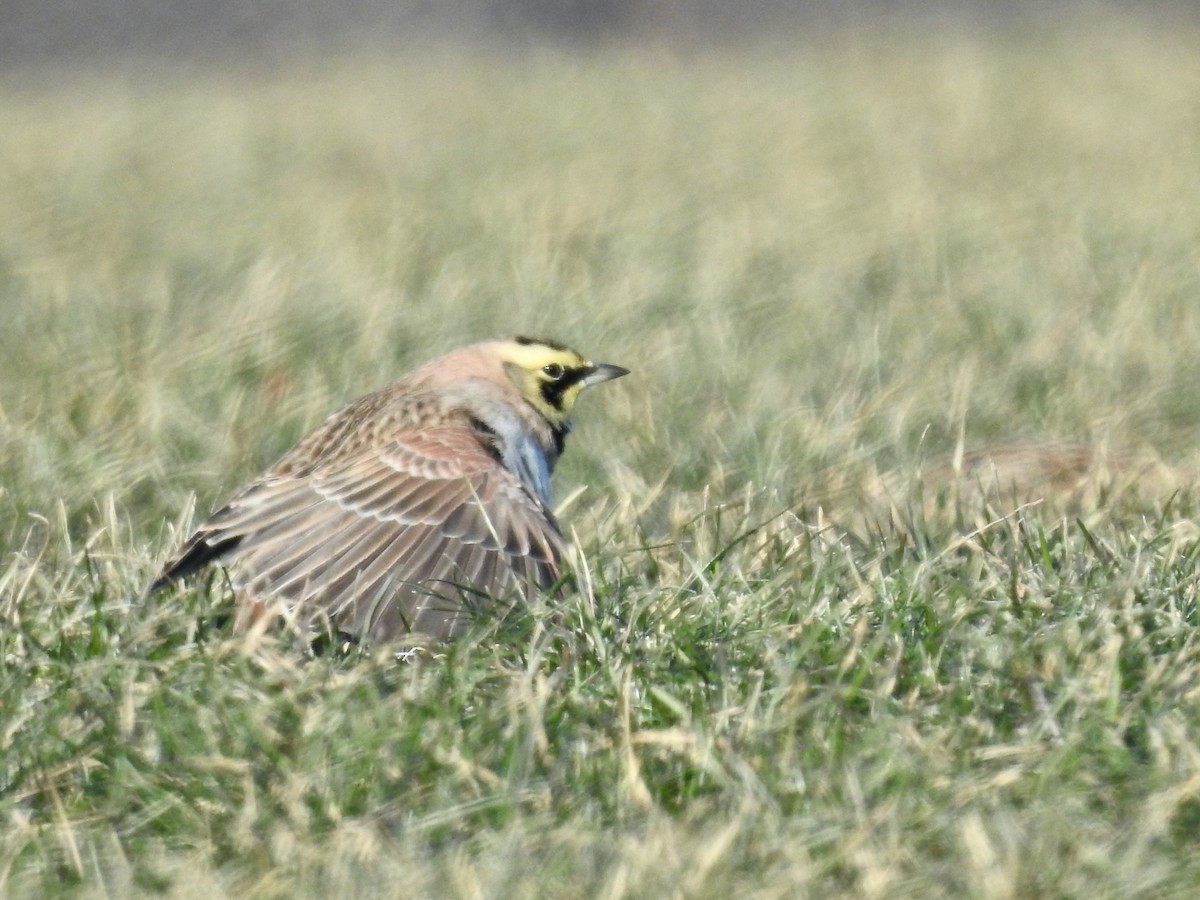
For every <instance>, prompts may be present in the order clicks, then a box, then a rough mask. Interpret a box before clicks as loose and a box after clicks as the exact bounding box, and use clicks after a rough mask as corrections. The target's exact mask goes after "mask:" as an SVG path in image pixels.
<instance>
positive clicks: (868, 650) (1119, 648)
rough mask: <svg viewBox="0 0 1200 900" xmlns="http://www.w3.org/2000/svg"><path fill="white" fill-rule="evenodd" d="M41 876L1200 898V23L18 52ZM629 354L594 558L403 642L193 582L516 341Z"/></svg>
mask: <svg viewBox="0 0 1200 900" xmlns="http://www.w3.org/2000/svg"><path fill="white" fill-rule="evenodd" d="M0 120H2V121H3V122H4V126H3V127H2V128H0V209H2V210H3V215H0V653H2V656H3V669H2V670H0V823H2V825H0V894H3V895H6V896H13V897H18V896H35V895H41V894H56V893H60V892H62V893H67V894H73V895H81V896H131V895H156V894H162V895H167V896H179V897H212V896H230V897H297V896H312V897H331V896H414V897H416V896H461V897H534V896H547V897H550V896H554V897H605V898H619V897H650V896H687V897H729V896H737V897H814V898H825V897H839V896H846V897H879V898H892V897H900V896H914V895H919V896H922V897H986V898H1001V897H1013V898H1016V897H1081V896H1087V897H1090V898H1096V897H1114V898H1116V897H1120V898H1129V897H1171V896H1177V897H1190V896H1194V895H1195V891H1196V885H1197V884H1198V883H1200V644H1198V642H1197V626H1198V625H1200V612H1198V609H1197V603H1198V584H1197V579H1198V569H1197V558H1198V556H1200V530H1198V528H1197V519H1196V514H1197V509H1198V506H1197V498H1196V494H1195V490H1194V485H1195V483H1196V479H1197V478H1198V477H1200V453H1198V452H1197V448H1200V390H1198V388H1197V386H1198V385H1200V352H1198V348H1200V204H1198V203H1197V198H1200V30H1197V29H1196V28H1192V27H1168V26H1166V25H1163V26H1161V27H1152V26H1149V25H1139V24H1137V23H1132V22H1120V21H1110V22H1089V23H1076V24H1075V25H1073V26H1072V27H1069V28H1068V27H1063V28H1061V29H1059V30H1057V31H1054V32H1048V33H1044V34H1034V33H1026V34H1016V33H1008V34H1001V35H996V36H992V37H988V38H982V37H974V38H972V37H968V36H952V35H934V34H930V33H917V32H916V31H914V32H912V33H906V34H901V35H899V36H892V37H884V36H883V35H882V34H880V33H872V32H845V33H836V34H831V35H822V36H815V35H814V36H809V37H808V38H805V39H799V40H798V41H796V42H794V43H789V42H783V41H780V42H778V43H776V44H773V45H771V46H767V47H756V48H745V49H742V50H737V49H730V48H726V49H721V50H712V51H708V52H700V51H696V50H691V51H684V50H679V49H674V50H672V49H668V48H650V47H644V48H640V49H618V48H612V49H596V50H590V51H586V52H583V51H579V52H575V53H567V52H565V51H558V52H555V51H549V50H546V51H536V52H528V53H525V54H524V55H517V54H504V53H495V52H484V51H478V52H468V51H466V50H444V51H433V50H425V51H421V52H419V53H418V52H412V53H409V54H404V55H398V56H396V57H394V58H387V57H384V56H379V55H376V56H363V57H355V58H350V57H346V58H340V59H336V60H323V61H321V62H319V63H317V62H313V63H312V64H310V65H300V64H297V65H296V66H294V67H293V68H291V69H289V70H288V71H286V72H278V71H276V72H274V73H272V74H270V75H265V74H261V73H259V74H256V73H255V72H254V71H253V70H252V69H250V68H237V67H232V68H225V69H221V68H218V67H213V68H212V69H211V70H208V71H195V70H191V71H188V72H186V73H183V72H176V73H171V72H166V71H161V70H153V69H151V70H138V69H136V68H127V69H125V70H124V71H122V72H120V73H118V72H108V73H84V72H80V73H75V74H62V75H59V76H57V77H56V78H54V79H52V80H43V81H41V82H40V83H35V82H33V81H31V80H28V79H26V80H24V81H20V82H18V81H17V80H16V79H12V80H10V82H9V83H8V84H7V85H0ZM514 332H527V333H533V334H545V335H547V336H552V337H556V338H558V339H561V340H564V341H567V342H569V343H571V344H572V345H574V346H577V347H578V348H580V349H581V350H582V351H583V352H585V353H587V354H591V355H594V356H595V357H597V358H600V359H604V360H607V361H611V362H615V363H620V364H622V365H625V366H627V367H629V368H630V369H632V370H633V371H634V375H633V376H631V377H629V378H626V379H623V380H622V381H620V382H618V383H616V384H615V385H613V386H610V387H606V388H605V389H603V390H600V391H597V392H596V393H595V395H591V396H589V397H588V398H587V399H586V400H585V401H584V402H583V403H582V404H581V408H580V409H579V411H578V416H577V420H578V427H577V430H576V432H575V434H574V435H573V438H572V443H571V445H570V447H569V449H568V453H567V456H566V458H565V460H564V462H563V464H562V465H561V466H560V469H559V471H558V473H557V474H556V485H557V491H558V495H559V497H560V498H561V499H562V500H563V501H566V502H565V508H564V509H563V511H562V518H563V520H564V521H565V522H566V523H567V525H568V526H569V527H570V528H571V529H572V530H573V531H574V532H575V535H576V538H577V543H578V545H579V548H580V552H579V557H578V571H579V572H580V576H581V580H582V581H583V582H584V583H585V584H586V586H587V590H585V591H583V592H582V593H581V594H580V595H579V596H577V597H575V598H573V599H572V600H570V601H569V602H567V603H566V604H565V605H563V606H561V607H560V608H559V609H557V610H551V609H547V608H534V609H530V610H525V611H521V612H519V613H516V614H514V615H512V616H511V617H509V618H508V619H506V620H504V621H502V622H498V623H493V624H492V625H491V626H489V627H486V628H483V627H481V629H480V630H479V631H478V632H477V633H474V634H472V636H470V637H469V638H467V639H465V640H463V641H460V642H458V643H456V644H453V645H451V646H448V647H444V648H439V649H436V650H435V651H433V652H429V653H427V654H426V655H425V656H424V657H422V659H421V660H420V661H417V662H413V661H408V662H397V661H396V660H395V659H394V658H393V652H392V650H393V649H394V648H392V649H389V648H372V649H370V650H368V651H366V652H364V653H362V654H361V655H359V656H356V657H354V658H350V659H328V658H322V659H317V660H312V661H310V660H305V659H303V658H302V657H300V656H299V655H298V654H297V653H296V652H295V651H294V649H293V646H292V644H291V643H290V641H288V640H287V639H285V638H276V637H273V636H269V635H268V636H265V637H262V636H260V637H258V638H255V639H250V638H246V637H242V636H234V635H229V634H227V633H225V632H223V631H221V630H220V629H214V628H212V627H208V622H209V620H210V619H211V617H212V616H213V614H214V613H215V612H219V609H216V610H214V607H219V606H220V605H221V604H222V603H223V602H225V601H224V599H223V598H222V597H221V595H220V592H219V591H214V592H213V593H212V594H211V595H210V594H209V593H207V592H206V591H204V590H202V589H199V588H197V589H195V590H192V591H189V592H183V593H181V594H180V595H179V596H177V597H175V596H163V597H154V598H150V599H146V598H144V596H143V592H144V588H145V586H146V584H147V583H148V582H149V580H150V579H151V578H152V577H153V575H154V574H155V572H156V567H157V566H158V565H160V564H161V563H162V561H163V560H164V559H165V558H166V556H167V555H168V554H169V553H170V552H171V551H172V550H173V549H174V548H175V547H176V546H177V544H178V542H179V540H180V538H181V537H182V532H183V531H184V530H186V529H187V527H188V525H189V524H190V523H191V522H193V521H194V519H195V516H196V515H203V514H205V513H207V512H208V511H209V510H210V509H212V508H213V506H214V505H215V504H217V503H219V502H220V501H221V500H222V499H223V498H224V497H225V496H226V495H227V494H228V493H229V492H230V491H231V490H233V489H234V488H236V487H237V486H238V484H239V483H241V482H242V481H243V480H244V479H245V478H247V477H249V476H251V475H253V474H255V473H256V472H257V471H259V470H261V468H262V467H264V466H265V465H266V464H268V463H269V462H271V461H272V460H273V458H275V457H276V456H277V455H278V454H280V453H281V452H282V451H283V450H285V449H286V448H287V447H288V446H289V445H290V443H291V442H292V441H294V440H295V439H296V438H297V437H298V436H300V435H301V434H302V433H303V432H304V431H305V430H306V429H308V428H310V427H312V426H313V425H314V424H315V423H316V422H318V421H319V420H320V419H321V418H322V417H323V416H324V415H325V414H326V413H327V412H329V411H331V410H332V409H334V408H335V407H337V406H338V405H339V404H340V403H342V402H343V401H345V400H348V399H350V398H352V397H354V396H356V395H358V394H361V393H364V392H366V391H367V390H370V389H373V388H375V387H378V386H380V385H382V384H384V383H386V382H387V381H388V380H390V379H391V378H393V377H396V376H397V375H399V374H401V373H402V372H404V371H406V370H407V369H408V368H409V367H411V366H412V365H414V364H416V363H418V362H420V361H423V360H424V359H426V358H429V357H431V356H434V355H436V354H438V353H440V352H442V351H444V350H447V349H449V348H451V347H453V346H456V345H459V344H461V343H465V342H467V341H469V340H472V339H476V338H480V337H485V336H488V335H491V334H496V333H514Z"/></svg>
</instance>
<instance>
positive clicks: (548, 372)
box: [542, 363, 563, 381]
mask: <svg viewBox="0 0 1200 900" xmlns="http://www.w3.org/2000/svg"><path fill="white" fill-rule="evenodd" d="M542 372H543V374H545V376H546V377H547V378H549V379H550V380H551V381H558V379H560V378H562V377H563V367H562V366H560V365H559V364H558V363H550V364H549V365H545V366H542Z"/></svg>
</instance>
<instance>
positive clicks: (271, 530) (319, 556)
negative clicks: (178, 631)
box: [154, 395, 565, 640]
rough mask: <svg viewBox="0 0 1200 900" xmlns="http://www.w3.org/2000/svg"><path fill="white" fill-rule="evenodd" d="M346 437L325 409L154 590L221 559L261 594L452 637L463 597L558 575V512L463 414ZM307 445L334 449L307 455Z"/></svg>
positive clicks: (379, 635)
mask: <svg viewBox="0 0 1200 900" xmlns="http://www.w3.org/2000/svg"><path fill="white" fill-rule="evenodd" d="M374 396H375V395H372V397H374ZM372 397H368V398H364V400H363V401H360V402H359V404H356V406H359V405H362V404H364V403H368V401H372ZM376 405H377V404H376ZM353 410H354V407H351V408H349V409H348V410H347V411H346V413H347V414H349V413H351V412H352V411H353ZM370 412H372V413H374V412H377V410H376V409H371V410H370ZM348 434H349V432H348V431H347V429H346V428H344V427H342V426H341V422H340V420H339V419H338V417H335V418H334V419H332V420H330V422H329V423H327V425H326V426H325V428H324V429H322V430H321V431H319V432H318V433H316V434H314V435H313V436H312V437H310V438H309V439H307V440H306V441H305V442H303V443H302V444H301V445H299V446H298V447H297V448H296V449H295V450H294V451H292V453H289V454H288V456H286V457H284V459H283V460H281V461H280V463H279V464H278V465H277V466H275V467H274V468H273V469H272V470H271V471H270V472H268V473H267V474H266V475H264V476H263V477H262V478H261V479H260V480H258V481H256V482H254V483H252V484H251V485H249V486H248V487H247V488H245V489H244V490H243V491H241V492H240V493H239V494H238V495H237V496H236V497H234V498H233V500H232V501H230V503H229V504H228V505H227V506H225V507H224V508H223V509H221V510H220V511H218V512H217V513H215V514H214V515H213V516H212V517H211V518H210V519H209V520H208V521H207V522H206V523H204V525H202V526H201V527H200V529H199V530H198V531H197V533H196V534H195V535H194V536H193V537H192V538H191V540H189V541H188V543H187V544H186V545H185V546H184V548H183V549H182V550H181V552H180V554H179V555H178V556H177V557H176V559H175V561H174V562H172V563H171V564H170V565H169V566H168V567H167V568H166V570H165V571H164V573H163V575H162V576H161V577H160V578H159V579H158V581H156V582H155V585H154V587H159V586H162V585H164V584H166V583H169V582H172V581H175V580H178V579H179V578H182V577H184V576H186V575H188V574H190V573H192V572H194V571H196V570H197V569H199V568H201V567H202V566H204V565H206V564H207V563H210V562H220V563H224V564H227V565H229V567H230V573H231V577H232V580H233V585H234V587H235V589H237V590H238V592H239V593H241V594H244V595H246V596H247V597H248V598H252V599H253V601H254V603H255V605H258V604H262V603H269V602H271V601H282V602H283V603H284V604H286V606H287V607H289V608H290V609H291V610H292V614H293V615H294V616H295V617H296V618H297V620H298V621H300V622H302V623H309V624H312V625H314V626H317V627H322V628H323V627H333V628H336V629H337V630H339V631H343V632H346V633H349V634H352V635H355V636H357V637H369V638H370V639H373V640H387V639H389V638H393V637H396V636H399V635H403V634H405V633H407V632H409V631H420V632H424V633H427V634H430V635H433V636H435V637H449V636H451V635H452V634H454V633H455V632H456V631H458V630H460V629H461V627H462V626H464V625H465V624H466V622H467V617H466V616H464V615H463V613H464V610H465V609H466V608H467V607H469V606H472V605H474V604H478V603H484V602H487V601H488V599H489V598H494V599H495V600H499V601H508V602H511V601H512V600H513V599H515V598H517V597H528V596H530V595H531V594H533V593H534V592H536V591H542V590H546V589H548V588H550V587H552V586H553V585H554V584H555V583H556V581H557V580H558V576H559V566H560V561H561V559H562V557H563V554H564V550H565V544H564V540H563V537H562V534H561V532H560V531H559V528H558V525H557V523H556V522H555V520H554V516H553V513H552V512H551V511H550V510H549V509H547V508H546V506H545V505H544V504H543V503H542V501H541V500H540V499H539V498H538V497H537V496H536V495H535V494H534V492H533V491H531V490H530V489H529V488H527V487H526V486H525V485H524V484H523V483H522V482H521V480H520V478H518V477H517V476H516V475H514V474H513V473H512V472H510V471H508V469H506V468H504V466H503V465H501V464H500V462H499V461H498V460H497V459H496V457H495V455H494V453H492V452H491V451H490V448H488V447H487V446H485V445H484V444H483V443H481V441H480V439H479V436H478V435H477V433H476V432H475V431H474V430H473V429H472V428H471V427H470V425H469V424H468V423H467V422H465V421H457V422H453V421H452V422H446V423H444V424H440V425H435V426H425V427H423V428H421V429H420V430H419V431H416V430H410V431H407V432H404V431H401V432H399V433H395V432H393V434H392V436H391V437H390V438H386V439H381V436H380V435H379V434H378V432H376V433H375V435H374V437H375V438H376V442H375V443H373V444H372V443H369V442H368V443H366V444H364V443H362V442H361V440H360V439H361V434H359V435H358V437H357V438H355V439H350V438H349V437H348ZM306 447H307V448H309V450H311V449H312V448H319V450H320V451H321V452H323V453H324V454H325V455H324V457H323V458H322V459H318V460H314V461H312V462H310V463H305V461H304V460H303V455H302V454H301V453H300V451H301V450H304V449H305V448H306Z"/></svg>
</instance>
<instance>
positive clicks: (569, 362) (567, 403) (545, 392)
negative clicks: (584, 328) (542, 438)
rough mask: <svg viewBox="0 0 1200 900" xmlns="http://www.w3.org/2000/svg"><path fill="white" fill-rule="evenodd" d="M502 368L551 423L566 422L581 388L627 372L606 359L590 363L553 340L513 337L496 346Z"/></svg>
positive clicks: (559, 424)
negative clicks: (608, 362)
mask: <svg viewBox="0 0 1200 900" xmlns="http://www.w3.org/2000/svg"><path fill="white" fill-rule="evenodd" d="M500 354H501V356H502V358H503V359H504V368H505V370H506V371H507V372H508V377H509V378H511V379H512V381H513V383H514V384H515V385H516V386H517V389H518V390H519V391H520V392H521V394H522V396H524V397H525V399H526V400H528V401H529V402H530V403H531V404H532V405H533V406H534V407H535V408H536V409H537V410H538V412H540V413H541V414H542V415H544V416H545V417H546V419H547V420H549V422H550V424H551V425H554V426H555V427H562V426H564V425H565V424H566V422H567V420H568V418H569V417H570V415H571V410H572V409H573V408H574V406H575V401H576V400H578V399H579V395H580V393H581V392H582V391H583V389H584V388H586V387H590V386H591V385H593V384H599V383H600V382H602V381H609V380H611V379H613V378H620V377H621V376H622V375H627V374H629V371H628V370H627V369H622V368H621V367H620V366H612V365H608V364H607V363H591V362H588V361H587V360H586V359H584V358H583V357H582V356H580V355H579V354H578V353H576V352H575V351H574V350H572V349H570V348H569V347H564V346H563V345H562V344H557V343H555V342H554V341H545V340H539V339H537V338H527V337H515V338H512V339H511V340H507V341H504V342H503V344H502V345H501V347H500Z"/></svg>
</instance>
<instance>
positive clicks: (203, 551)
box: [149, 535, 242, 594]
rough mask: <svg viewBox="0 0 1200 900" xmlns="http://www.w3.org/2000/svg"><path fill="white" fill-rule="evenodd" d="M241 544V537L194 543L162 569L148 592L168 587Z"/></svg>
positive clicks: (202, 540)
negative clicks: (211, 542)
mask: <svg viewBox="0 0 1200 900" xmlns="http://www.w3.org/2000/svg"><path fill="white" fill-rule="evenodd" d="M241 542H242V536H241V535H237V536H235V537H228V538H225V539H224V540H220V541H217V542H216V543H213V544H210V543H209V542H208V541H207V540H204V539H200V540H197V541H195V542H194V543H192V545H191V546H190V547H187V548H185V549H184V552H183V553H182V555H180V556H179V557H178V558H177V559H176V560H175V561H174V562H172V563H171V564H170V565H169V566H167V568H165V569H163V572H162V574H161V575H159V576H158V578H156V579H155V580H154V583H153V584H152V585H150V591H149V592H150V593H152V594H153V593H154V592H155V591H158V590H162V589H163V588H165V587H169V586H170V585H172V584H174V583H175V582H177V581H179V580H180V579H183V578H186V577H187V576H189V575H191V574H192V573H193V572H196V571H199V570H200V569H202V568H204V567H205V566H206V565H208V564H209V563H210V562H212V561H213V560H215V559H217V558H219V557H221V556H224V555H225V554H226V553H228V552H229V551H230V550H233V549H234V548H236V547H237V545H238V544H240V543H241Z"/></svg>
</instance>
